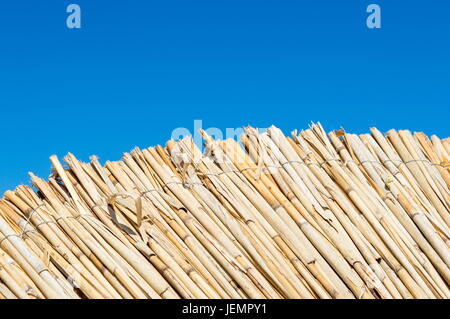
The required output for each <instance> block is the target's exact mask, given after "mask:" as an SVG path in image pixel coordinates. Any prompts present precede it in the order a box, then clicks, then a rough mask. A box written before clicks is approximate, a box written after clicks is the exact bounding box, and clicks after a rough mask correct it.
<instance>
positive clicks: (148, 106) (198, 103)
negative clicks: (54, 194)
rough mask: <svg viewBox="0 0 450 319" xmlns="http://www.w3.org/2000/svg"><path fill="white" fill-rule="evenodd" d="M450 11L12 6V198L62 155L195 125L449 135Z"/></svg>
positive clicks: (0, 160) (433, 7)
mask: <svg viewBox="0 0 450 319" xmlns="http://www.w3.org/2000/svg"><path fill="white" fill-rule="evenodd" d="M70 3H76V4H79V5H80V7H81V10H82V22H81V23H82V28H81V29H79V30H75V29H72V30H71V29H68V28H67V27H66V23H65V20H66V17H67V15H68V14H67V13H66V10H65V9H66V7H67V5H68V4H70ZM370 3H377V4H379V5H380V6H381V10H382V15H381V19H382V28H381V29H377V30H370V29H368V28H367V27H366V24H365V20H366V18H367V16H368V14H367V13H366V10H365V8H366V7H367V5H368V4H370ZM449 14H450V2H449V1H444V0H434V1H411V0H410V1H400V0H389V1H377V0H373V1H356V0H353V1H349V0H347V1H332V0H329V1H324V0H317V1H312V0H311V1H298V0H297V1H244V0H241V1H234V0H228V1H210V0H208V1H197V0H192V1H173V0H166V1H131V0H130V1H95V0H90V1H85V0H83V1H81V0H72V1H62V0H58V1H57V0H53V1H50V0H40V1H22V0H17V1H7V2H6V1H4V2H2V3H1V4H0V108H1V111H2V113H1V117H0V119H1V122H0V123H1V124H0V133H1V137H2V146H1V148H2V154H1V155H2V156H1V157H0V193H2V192H3V191H5V190H6V189H10V188H13V187H14V186H16V185H17V184H19V183H28V181H29V178H28V175H27V172H28V171H33V172H34V173H36V174H37V175H40V176H42V177H47V176H48V174H49V172H50V162H49V160H48V157H49V156H50V155H52V154H57V155H58V156H63V155H65V154H66V153H67V152H69V151H70V152H72V153H74V154H75V155H76V156H77V157H79V158H81V159H83V160H87V159H88V156H89V155H91V154H96V155H98V156H100V158H101V160H107V159H111V160H117V159H119V158H120V156H121V153H122V152H126V151H129V150H130V149H132V148H133V147H134V146H135V145H138V146H140V147H146V146H152V145H155V144H163V143H164V142H165V141H166V140H167V139H169V138H170V135H171V132H172V130H173V129H174V128H176V127H186V128H188V129H190V130H192V128H193V121H194V120H195V119H201V120H203V127H204V128H207V127H218V128H221V129H225V128H226V127H233V128H234V127H241V126H243V125H248V124H251V125H252V126H256V127H266V126H269V125H271V124H274V125H276V126H279V127H280V128H282V129H283V130H284V131H285V133H288V132H289V131H290V130H292V129H295V128H298V129H301V128H305V127H307V125H308V123H309V122H310V121H320V122H322V124H323V125H324V126H325V128H326V129H327V130H332V129H335V128H339V127H341V126H343V127H344V128H345V129H346V130H347V131H352V132H367V131H368V128H369V127H370V126H377V127H378V128H379V129H380V130H382V131H387V130H388V129H391V128H397V129H402V128H408V129H411V130H421V131H424V132H425V133H427V134H437V135H439V136H441V137H446V136H449V135H450V129H449V124H448V123H449V119H450V116H449V115H450V111H449V106H450V95H449V84H450V63H449V62H450V59H449V58H450V39H449V34H450V33H449V31H450V19H449Z"/></svg>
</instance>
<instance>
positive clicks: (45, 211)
mask: <svg viewBox="0 0 450 319" xmlns="http://www.w3.org/2000/svg"><path fill="white" fill-rule="evenodd" d="M201 134H202V136H203V138H204V142H205V146H206V152H204V153H202V152H201V151H200V149H199V148H198V147H197V145H195V143H194V142H193V140H192V138H190V137H188V138H183V139H181V140H179V141H173V140H171V141H169V142H167V144H166V146H165V147H162V146H156V147H151V148H148V149H144V150H140V149H137V148H136V149H134V150H133V151H131V152H130V153H125V154H124V155H123V158H122V159H121V160H120V161H117V162H106V163H105V165H104V166H102V165H101V164H100V163H99V161H98V159H97V158H96V157H91V162H90V163H83V162H81V161H79V160H78V159H76V158H75V157H74V156H73V155H72V154H68V155H67V156H66V157H65V159H64V160H65V164H66V168H64V167H63V164H62V163H61V162H60V161H59V159H58V158H57V157H56V156H52V157H51V158H50V160H51V163H52V165H53V173H52V175H51V176H50V177H49V179H48V181H45V180H43V179H41V178H39V177H37V176H35V175H33V174H30V176H31V182H32V185H33V187H30V186H23V185H22V186H18V187H17V188H16V189H15V190H14V191H7V192H6V193H5V195H4V198H3V199H1V200H0V298H367V299H373V298H383V299H385V298H386V299H390V298H395V299H397V298H449V297H450V289H449V285H450V269H449V267H450V250H449V246H450V242H449V238H450V214H449V212H450V165H449V161H450V139H448V138H447V139H442V140H441V139H439V138H437V137H436V136H432V137H431V138H428V137H427V136H425V135H424V134H423V133H415V134H411V133H410V132H409V131H404V130H400V131H394V130H391V131H389V132H388V133H387V134H386V135H383V134H381V133H380V132H379V131H378V130H377V129H375V128H372V129H371V134H362V135H356V134H349V133H346V132H344V131H334V132H330V133H329V134H326V133H325V132H324V130H323V128H322V127H321V125H320V124H312V125H311V127H310V128H309V129H307V130H304V131H302V132H300V133H299V134H298V133H297V132H296V131H294V132H293V133H292V135H291V136H290V137H286V136H285V135H283V133H282V132H281V131H280V130H279V129H278V128H276V127H270V128H268V129H267V131H265V132H263V133H260V132H258V130H256V129H254V128H252V127H247V128H245V133H244V134H242V136H241V140H240V142H241V143H240V144H239V143H238V142H237V141H235V140H232V139H229V140H224V141H220V140H214V139H212V138H211V137H210V136H208V135H207V134H206V132H204V131H201Z"/></svg>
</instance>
